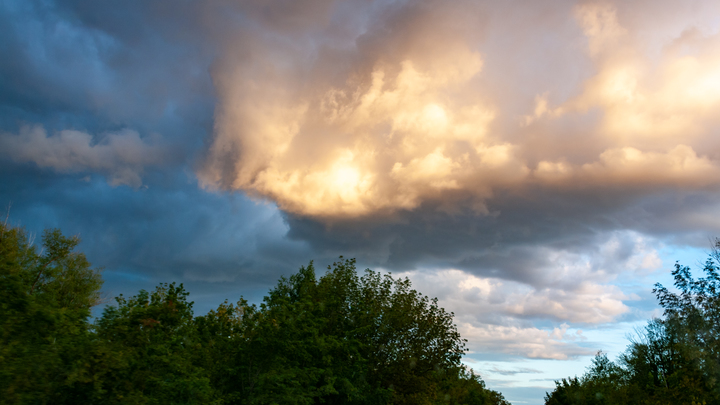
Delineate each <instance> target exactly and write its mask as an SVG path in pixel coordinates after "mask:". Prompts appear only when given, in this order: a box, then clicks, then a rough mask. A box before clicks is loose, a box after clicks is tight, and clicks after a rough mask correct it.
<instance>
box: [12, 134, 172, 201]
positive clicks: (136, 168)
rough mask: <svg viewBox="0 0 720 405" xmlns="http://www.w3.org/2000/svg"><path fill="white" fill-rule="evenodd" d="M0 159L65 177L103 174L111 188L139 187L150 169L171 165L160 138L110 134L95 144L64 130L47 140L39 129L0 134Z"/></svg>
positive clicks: (90, 140)
mask: <svg viewBox="0 0 720 405" xmlns="http://www.w3.org/2000/svg"><path fill="white" fill-rule="evenodd" d="M0 151H1V152H0V156H2V157H3V158H5V159H12V160H14V161H15V162H19V163H28V162H31V163H35V164H37V165H38V166H39V167H42V168H50V169H54V170H57V171H59V172H63V173H100V174H103V175H105V176H107V178H108V181H109V183H110V184H112V185H121V184H123V185H127V186H131V187H139V186H141V185H142V173H143V171H144V169H145V168H146V167H148V166H157V165H161V164H164V163H166V162H168V161H169V150H168V148H167V147H166V146H163V145H162V144H161V140H160V138H159V137H155V138H151V139H142V138H141V137H140V135H139V134H138V133H137V132H135V131H132V130H124V131H120V132H116V133H108V134H105V135H104V136H102V137H101V138H100V140H98V141H96V140H95V139H93V136H92V135H90V134H87V133H85V132H80V131H74V130H63V131H60V132H58V133H56V134H54V135H50V136H48V134H47V131H45V129H44V128H43V127H42V126H40V125H35V126H26V127H22V128H21V129H20V133H19V134H17V135H15V134H8V133H2V134H0Z"/></svg>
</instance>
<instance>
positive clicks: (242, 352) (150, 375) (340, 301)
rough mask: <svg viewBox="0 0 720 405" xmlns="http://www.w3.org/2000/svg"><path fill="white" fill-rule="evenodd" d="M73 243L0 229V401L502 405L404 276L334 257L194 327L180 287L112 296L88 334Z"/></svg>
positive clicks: (95, 287) (445, 317)
mask: <svg viewBox="0 0 720 405" xmlns="http://www.w3.org/2000/svg"><path fill="white" fill-rule="evenodd" d="M78 243H79V239H78V238H66V237H64V236H62V235H61V233H60V231H58V230H51V231H47V232H45V234H44V236H43V248H42V249H41V250H40V251H38V250H37V249H36V248H35V247H34V246H33V243H32V238H28V237H27V235H26V234H25V233H24V231H23V230H22V229H19V228H12V227H7V226H5V225H3V227H2V228H0V282H1V284H0V328H1V329H0V343H1V346H0V390H1V392H0V398H1V399H0V403H38V404H44V403H53V404H55V403H57V404H63V403H68V404H70V403H88V404H95V403H96V404H113V403H115V404H166V403H167V404H193V403H197V404H199V403H203V404H205V403H217V404H221V403H222V404H303V405H304V404H318V403H325V404H471V405H486V404H499V405H502V404H507V402H506V401H505V400H504V398H503V397H502V395H501V394H500V393H498V392H495V391H491V390H488V389H487V388H486V387H485V384H484V382H483V381H482V379H481V378H480V377H479V376H478V375H476V374H474V373H473V372H472V370H467V369H466V368H465V367H464V366H463V365H462V364H461V362H460V360H461V358H462V356H463V354H464V352H465V340H463V339H462V338H461V337H460V334H459V333H458V331H457V328H456V327H455V325H454V324H453V314H452V313H448V312H446V311H445V310H444V309H443V308H440V307H439V305H438V301H437V299H430V298H428V297H426V296H424V295H422V294H420V293H419V292H417V291H415V290H413V289H412V286H411V284H410V281H409V280H407V279H404V280H402V279H394V278H393V277H392V276H391V275H389V274H385V275H383V274H380V273H377V272H373V271H371V270H366V272H365V274H364V275H362V276H359V275H358V274H357V271H356V269H355V260H354V259H351V260H340V261H339V262H337V263H334V264H333V265H332V266H329V267H328V272H327V273H326V274H324V275H323V276H321V277H319V278H318V277H317V276H316V274H315V269H314V266H313V264H312V262H311V263H310V264H309V265H308V266H306V267H301V268H300V270H299V271H298V272H297V273H296V274H293V275H292V276H290V277H289V278H281V279H280V281H279V282H278V284H277V285H276V286H275V287H274V288H273V289H271V290H270V291H269V293H268V295H267V297H265V299H264V301H263V302H262V303H261V304H260V305H259V306H257V305H250V304H249V303H248V302H247V301H245V300H244V299H242V298H241V299H240V300H239V301H238V302H237V303H236V304H230V303H228V302H227V301H225V302H224V303H222V304H221V305H220V306H219V307H218V308H217V309H216V310H212V311H210V312H209V313H208V314H206V315H204V316H197V317H195V316H194V314H193V310H192V306H193V303H192V302H190V301H189V300H188V293H187V292H186V291H185V289H184V287H183V285H182V284H180V285H176V284H174V283H173V284H161V285H160V286H158V287H157V288H156V289H155V290H154V291H152V292H146V291H143V290H141V291H140V292H139V293H138V294H137V295H135V296H133V297H131V298H125V297H123V296H122V295H121V296H119V297H117V298H116V303H115V305H112V306H108V307H106V308H105V310H104V311H103V313H102V315H101V316H100V317H99V318H98V319H96V320H95V322H94V323H90V322H89V315H90V308H91V307H92V306H93V305H96V304H97V303H98V302H99V289H100V286H101V284H102V280H101V278H100V275H99V272H98V271H97V270H95V269H92V268H91V267H90V264H89V263H88V262H87V260H86V259H85V256H83V255H82V254H80V253H74V252H73V250H74V248H75V247H76V246H77V244H78Z"/></svg>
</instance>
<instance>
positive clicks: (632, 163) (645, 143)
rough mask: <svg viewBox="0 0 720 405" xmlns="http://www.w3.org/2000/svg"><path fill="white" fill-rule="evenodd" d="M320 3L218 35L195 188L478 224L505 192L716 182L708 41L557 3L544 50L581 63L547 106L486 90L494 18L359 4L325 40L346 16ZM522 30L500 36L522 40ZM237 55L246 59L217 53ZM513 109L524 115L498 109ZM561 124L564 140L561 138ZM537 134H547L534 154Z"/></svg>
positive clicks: (333, 209) (427, 4)
mask: <svg viewBox="0 0 720 405" xmlns="http://www.w3.org/2000/svg"><path fill="white" fill-rule="evenodd" d="M322 4H323V10H326V12H323V13H320V14H319V16H318V17H317V19H316V20H315V23H316V24H315V25H312V24H299V25H296V26H293V28H288V27H284V28H280V27H278V26H276V25H274V24H267V25H263V26H261V27H257V28H255V29H254V30H252V31H249V32H246V34H247V35H245V36H243V37H242V38H243V39H242V40H237V41H234V42H233V41H230V45H228V47H229V48H228V49H232V52H233V53H232V54H229V55H226V57H224V58H222V59H221V62H219V64H218V65H217V68H216V69H215V70H214V71H213V77H214V80H215V84H216V88H217V89H218V92H219V105H218V108H217V118H216V131H215V134H214V137H213V139H212V142H211V144H210V147H209V149H208V153H207V156H206V159H205V164H204V165H203V166H202V168H201V169H200V171H199V173H198V176H199V178H200V179H201V182H202V184H203V185H204V186H205V187H208V188H211V189H214V188H221V189H229V190H244V191H246V192H248V193H250V194H253V195H258V196H262V197H264V198H268V199H270V200H273V201H275V202H276V203H277V204H278V205H279V206H280V208H281V209H283V210H285V211H286V212H289V213H292V214H294V215H299V216H308V217H311V218H314V219H316V220H319V221H337V220H338V218H340V219H342V218H355V217H364V218H367V217H376V216H386V217H387V216H388V215H390V214H393V213H397V212H406V211H413V210H418V209H420V208H421V207H422V206H423V204H428V203H437V204H439V206H440V208H441V209H442V210H446V211H449V212H457V211H458V210H459V209H460V208H461V207H462V206H468V205H469V206H471V207H473V209H474V211H475V212H476V213H478V214H485V215H490V214H491V210H490V209H489V208H488V204H489V201H491V200H492V199H493V198H495V197H496V196H497V195H498V194H500V193H504V192H507V191H509V190H510V191H516V190H536V189H543V188H547V189H548V190H555V189H556V188H558V187H560V188H564V189H570V190H576V189H579V188H583V189H587V188H588V187H593V188H595V189H596V192H597V193H602V192H603V190H605V189H608V188H612V189H616V190H617V189H622V190H627V191H628V192H633V193H637V192H638V190H637V187H638V186H640V187H641V188H642V189H643V191H642V192H641V193H642V194H645V195H648V194H654V193H656V192H657V190H664V189H677V188H685V189H699V188H708V187H710V188H712V189H717V187H718V186H720V164H719V162H718V160H717V159H718V156H716V155H715V154H713V153H709V154H708V153H707V152H706V149H705V148H702V146H703V145H704V144H705V143H707V139H706V137H709V136H712V135H711V134H712V128H715V127H716V126H717V124H718V122H716V119H715V116H716V115H717V114H715V112H716V111H717V108H718V107H720V104H719V102H720V85H718V83H720V80H719V79H718V77H720V76H718V75H717V71H718V69H716V68H715V67H714V66H716V65H717V64H718V61H720V56H718V55H720V53H718V52H717V50H718V49H720V48H719V47H718V46H717V45H716V44H717V43H720V42H718V40H717V39H716V37H718V38H720V34H711V35H705V34H703V33H700V32H699V31H698V30H697V29H692V28H690V29H685V30H683V31H681V32H676V31H674V30H675V27H668V29H667V30H666V31H663V32H661V33H660V34H662V35H659V33H653V35H652V36H649V37H650V38H649V39H648V38H645V37H644V36H643V35H644V34H645V33H644V32H643V31H642V29H643V25H642V23H643V21H642V20H640V21H637V20H638V18H636V19H635V20H633V19H627V20H623V19H622V18H621V17H624V15H625V14H627V13H630V12H632V11H634V9H633V8H632V7H631V6H627V7H625V8H624V9H622V10H619V6H615V5H613V4H612V3H592V2H591V3H582V4H579V5H570V4H566V5H565V6H561V7H558V8H557V9H554V10H553V11H552V12H554V13H558V14H557V15H556V16H553V18H556V19H559V20H562V19H565V20H566V21H568V22H570V23H572V24H574V25H575V27H576V31H575V32H563V33H562V34H564V35H565V36H562V37H559V38H555V39H554V41H555V42H556V43H555V44H553V45H554V46H566V45H571V47H570V48H571V49H573V51H574V52H575V54H574V55H572V57H573V58H577V59H578V60H585V61H586V62H587V63H589V64H590V65H591V68H590V69H588V70H587V71H586V72H584V73H585V74H586V75H587V77H586V78H585V79H584V80H582V81H580V82H578V85H577V87H576V88H575V89H574V90H573V92H574V93H576V95H574V96H572V97H569V98H567V99H566V100H565V101H563V102H560V103H556V102H552V101H551V100H550V98H551V95H552V94H553V91H554V90H555V89H553V88H546V89H544V90H543V91H542V92H541V93H534V94H533V90H532V89H530V88H526V87H523V86H515V87H508V88H504V89H502V91H503V92H504V93H505V94H501V93H499V92H498V91H499V89H497V88H493V86H492V85H491V84H490V83H492V82H493V80H495V79H500V78H498V77H496V76H497V75H498V74H499V73H498V70H497V69H498V67H500V68H502V67H504V66H507V65H508V63H512V62H511V61H508V60H506V59H507V58H508V55H511V54H513V50H512V49H505V50H504V52H505V53H498V51H497V49H494V48H493V47H492V45H494V44H493V42H492V41H493V40H495V41H497V38H493V36H492V35H491V34H492V33H493V29H494V30H501V29H499V28H497V26H495V25H493V16H494V15H497V14H501V12H499V11H496V12H495V13H494V14H493V13H492V12H491V11H489V10H488V9H486V8H484V7H483V5H482V3H478V4H473V3H470V2H454V3H453V4H451V5H448V4H446V3H440V2H437V1H433V0H423V1H418V2H408V3H402V4H396V3H391V4H390V5H381V4H377V5H374V6H370V5H368V6H366V7H365V10H364V12H365V15H369V16H373V18H370V19H368V20H366V21H365V22H364V23H356V24H348V25H350V26H359V28H357V29H356V30H355V31H352V30H345V31H343V34H344V35H345V38H344V40H343V41H337V40H334V38H335V37H334V34H335V33H336V31H337V30H338V29H339V26H340V25H341V24H343V23H347V22H348V21H352V19H351V18H350V17H349V16H348V15H347V14H344V13H343V11H344V9H343V7H342V5H343V4H345V3H344V2H335V3H332V4H333V6H332V7H330V6H329V5H328V4H330V3H328V2H323V3H322ZM266 7H267V9H268V10H272V16H273V19H277V18H280V15H283V13H284V12H283V11H282V7H281V3H272V2H269V3H267V4H266ZM638 7H640V6H638ZM328 8H330V9H332V10H333V12H327V10H328ZM498 8H499V7H498ZM250 10H253V8H252V7H250ZM546 14H547V12H546ZM288 15H290V14H289V13H288ZM505 17H507V16H505ZM303 18H310V17H309V16H305V17H303ZM303 21H305V20H304V19H303ZM533 23H535V24H537V27H535V28H538V29H547V28H546V27H544V26H543V23H542V22H535V21H533ZM508 24H510V25H512V24H511V23H509V22H508ZM532 28H533V27H526V28H521V27H515V29H516V30H517V32H519V33H520V35H525V36H530V35H533V29H532ZM516 35H517V33H516ZM528 40H531V39H530V38H528ZM579 44H583V45H582V46H579ZM658 46H659V47H660V51H659V55H656V54H651V53H650V50H652V49H655V48H654V47H658ZM238 50H240V51H241V52H240V53H241V54H252V55H253V57H252V58H238V57H234V56H232V55H235V54H237V52H238ZM303 51H304V52H303ZM342 61H346V62H342ZM533 62H534V61H533V60H528V61H526V63H533ZM492 65H497V66H495V67H494V68H493V69H491V68H490V67H491V66H492ZM503 74H507V73H506V72H503ZM536 74H537V75H539V76H541V77H543V78H550V77H552V76H553V72H552V71H538V72H537V73H536ZM716 76H717V77H716ZM500 80H502V79H500ZM527 99H534V103H535V106H534V107H533V108H532V112H531V113H529V114H527V113H526V114H525V115H524V116H523V118H522V119H520V120H518V119H517V116H514V117H513V116H512V115H509V114H508V113H507V110H508V107H509V106H508V105H509V104H510V103H515V104H523V100H527ZM594 111H597V114H598V116H597V117H596V118H593V117H592V115H593V114H595V113H594ZM578 119H580V120H582V121H583V126H582V128H573V126H574V125H575V122H577V120H578ZM543 133H553V135H551V136H548V137H546V139H544V140H543V142H544V145H542V146H541V147H539V148H534V144H535V143H536V139H538V138H539V137H540V136H542V135H541V134H543ZM570 137H575V138H582V137H585V138H587V139H586V141H585V142H582V141H576V140H572V141H570V140H569V138H570ZM570 145H572V146H570ZM700 151H703V153H701V152H700Z"/></svg>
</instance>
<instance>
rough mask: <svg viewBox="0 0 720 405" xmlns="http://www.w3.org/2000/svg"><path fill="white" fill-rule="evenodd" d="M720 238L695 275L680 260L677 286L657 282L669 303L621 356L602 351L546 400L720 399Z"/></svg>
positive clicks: (597, 403)
mask: <svg viewBox="0 0 720 405" xmlns="http://www.w3.org/2000/svg"><path fill="white" fill-rule="evenodd" d="M718 248H720V242H716V249H715V250H714V251H713V253H712V254H711V255H710V257H709V258H708V259H707V261H706V262H705V266H704V267H703V273H704V277H702V278H699V279H694V278H693V277H692V274H691V271H690V268H688V267H686V266H681V265H680V264H675V270H674V271H673V276H674V278H675V280H674V284H675V288H676V290H677V292H672V291H670V290H668V289H667V288H665V287H664V286H662V285H661V284H656V285H655V289H654V290H653V292H654V293H655V295H656V296H657V299H658V301H659V302H660V305H661V306H662V307H663V308H664V309H665V311H664V315H663V317H662V318H661V319H653V320H651V321H650V322H648V325H647V326H646V328H645V331H644V332H643V333H640V334H639V336H638V337H637V338H636V339H635V340H634V341H632V342H631V343H630V345H629V346H628V348H627V350H626V351H625V353H624V354H622V355H621V356H620V357H619V359H618V360H617V362H612V361H610V360H609V359H608V358H607V356H606V355H604V354H602V353H598V355H597V356H596V357H595V359H594V360H593V364H592V366H591V367H590V368H589V370H588V371H587V373H586V374H585V375H583V376H582V377H580V378H578V377H574V378H567V379H562V380H561V381H556V382H555V385H556V387H555V390H554V391H553V392H552V393H549V394H547V395H546V397H545V404H546V405H615V404H617V405H625V404H638V405H665V404H667V405H678V404H687V405H711V404H720V277H719V275H718V268H719V266H718V265H719V264H720V252H719V251H718V250H717V249H718Z"/></svg>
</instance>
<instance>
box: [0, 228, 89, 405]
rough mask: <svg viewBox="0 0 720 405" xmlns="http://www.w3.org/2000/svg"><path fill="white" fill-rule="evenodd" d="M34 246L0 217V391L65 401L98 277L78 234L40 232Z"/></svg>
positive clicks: (17, 397)
mask: <svg viewBox="0 0 720 405" xmlns="http://www.w3.org/2000/svg"><path fill="white" fill-rule="evenodd" d="M42 240H43V247H42V249H40V251H38V249H37V247H36V246H35V245H34V244H33V242H32V238H29V237H28V236H27V234H26V233H25V232H24V231H23V230H22V229H19V228H12V227H8V226H7V225H6V224H0V362H1V363H0V364H1V366H0V397H2V398H4V401H5V402H7V403H47V402H54V403H60V402H63V400H62V398H63V397H65V396H67V395H70V394H68V392H71V391H72V386H73V385H74V384H75V382H76V376H77V375H78V373H80V372H81V371H80V370H81V369H82V367H83V364H82V359H83V357H84V354H85V352H84V350H85V347H86V346H85V343H86V342H87V341H88V340H89V339H90V335H89V324H88V322H87V319H88V317H89V315H90V308H91V307H92V306H93V305H95V304H97V303H98V301H99V290H100V286H101V285H102V280H101V278H100V274H99V272H98V270H96V269H92V268H91V267H90V264H89V263H88V261H87V260H86V259H85V256H84V255H83V254H81V253H75V252H73V250H74V248H75V247H76V246H77V244H78V243H79V241H80V240H79V239H78V238H77V237H73V238H66V237H64V236H62V235H61V233H60V231H58V230H49V231H46V232H45V233H44V234H43V238H42Z"/></svg>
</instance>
